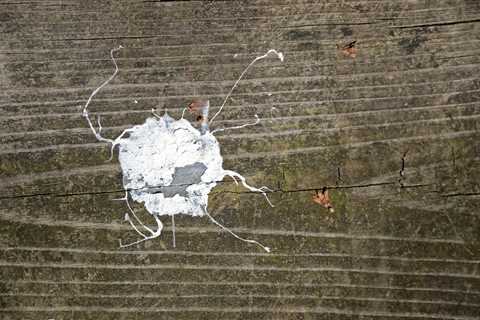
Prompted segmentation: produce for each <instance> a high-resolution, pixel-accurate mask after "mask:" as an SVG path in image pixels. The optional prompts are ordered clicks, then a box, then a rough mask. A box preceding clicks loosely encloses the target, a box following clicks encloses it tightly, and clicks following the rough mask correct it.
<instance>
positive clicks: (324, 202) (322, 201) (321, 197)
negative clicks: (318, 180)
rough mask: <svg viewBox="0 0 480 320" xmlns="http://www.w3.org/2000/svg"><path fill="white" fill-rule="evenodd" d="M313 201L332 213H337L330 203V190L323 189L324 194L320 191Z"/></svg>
mask: <svg viewBox="0 0 480 320" xmlns="http://www.w3.org/2000/svg"><path fill="white" fill-rule="evenodd" d="M312 200H313V201H314V202H316V203H318V204H319V205H321V206H323V207H325V208H327V209H328V211H330V212H335V210H334V209H333V206H332V203H331V202H330V197H329V195H328V190H327V188H326V187H324V188H323V189H322V192H319V191H318V190H316V191H315V194H314V195H313V197H312Z"/></svg>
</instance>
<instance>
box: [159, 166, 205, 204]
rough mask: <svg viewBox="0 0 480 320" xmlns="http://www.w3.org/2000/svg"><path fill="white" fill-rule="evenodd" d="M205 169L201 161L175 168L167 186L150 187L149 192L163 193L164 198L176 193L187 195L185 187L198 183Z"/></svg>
mask: <svg viewBox="0 0 480 320" xmlns="http://www.w3.org/2000/svg"><path fill="white" fill-rule="evenodd" d="M205 170H207V166H205V164H203V163H201V162H195V163H193V164H190V165H188V166H184V167H178V168H175V172H174V173H173V180H172V183H171V184H170V185H169V186H162V187H157V188H151V189H150V193H163V195H164V197H165V198H171V197H174V196H175V195H176V194H178V195H179V196H182V197H187V196H188V194H187V191H186V190H187V188H188V187H189V186H190V185H192V184H197V183H200V182H201V178H202V175H203V173H204V172H205Z"/></svg>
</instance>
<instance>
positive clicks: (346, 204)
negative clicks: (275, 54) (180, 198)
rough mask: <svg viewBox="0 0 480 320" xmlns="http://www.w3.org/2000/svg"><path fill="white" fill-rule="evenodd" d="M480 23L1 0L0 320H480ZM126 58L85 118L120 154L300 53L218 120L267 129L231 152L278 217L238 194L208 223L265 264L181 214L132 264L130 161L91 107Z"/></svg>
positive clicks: (358, 12)
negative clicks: (142, 136) (148, 124)
mask: <svg viewBox="0 0 480 320" xmlns="http://www.w3.org/2000/svg"><path fill="white" fill-rule="evenodd" d="M479 21H480V5H479V2H478V1H473V0H438V1H426V0H413V1H396V0H385V1H367V0H358V1H338V0H335V1H334V0H325V1H310V0H295V1H294V0H260V1H205V2H202V1H182V2H172V1H97V0H93V1H81V2H80V1H71V0H63V1H60V0H47V1H40V0H38V1H28V0H26V1H2V2H0V89H1V90H0V92H1V94H0V110H1V115H0V143H1V146H2V148H1V150H0V275H1V276H0V318H1V319H36V320H37V319H50V318H51V319H57V320H58V319H98V320H103V319H138V320H140V319H142V320H143V319H359V318H362V319H459V320H461V319H478V315H479V314H480V270H479V265H480V232H479V230H480V222H479V216H480V212H479V211H480V209H479V208H480V201H479V200H480V187H479V181H480V166H479V157H480V145H479V141H480V139H479V136H480V135H479V119H480V80H479V77H478V74H479V71H480V63H479V62H480V56H479V53H480V22H479ZM353 40H357V49H358V52H357V56H356V58H354V59H352V58H351V57H348V56H346V55H344V54H343V53H342V52H340V51H339V50H338V49H337V47H336V45H337V44H340V45H341V44H346V43H348V42H349V41H353ZM120 44H121V45H123V46H124V47H125V49H123V50H122V51H120V52H118V65H119V68H120V72H119V74H118V76H117V78H115V80H114V81H112V82H111V83H110V84H109V85H108V86H107V87H105V88H104V90H102V91H101V92H100V93H99V94H98V95H97V96H96V98H95V99H94V101H93V102H92V104H91V105H90V106H89V110H90V112H91V115H92V119H93V116H95V115H101V116H102V124H103V126H104V134H105V135H106V136H109V137H115V136H116V135H118V134H119V133H120V132H121V131H122V130H123V129H125V128H128V127H131V126H133V125H136V124H141V123H143V122H144V120H145V118H147V117H149V116H150V110H151V109H152V108H157V109H158V110H162V109H164V108H168V110H169V114H170V115H172V116H174V117H176V118H178V117H180V115H181V111H182V109H183V108H184V107H185V106H187V105H188V103H189V102H190V101H191V100H192V99H193V98H195V97H200V98H207V99H210V105H211V113H212V114H213V113H215V112H216V110H218V106H219V105H220V104H221V103H222V99H223V98H224V97H225V95H226V94H227V93H228V91H229V90H230V88H231V87H232V85H233V84H234V82H235V80H236V79H237V77H238V75H239V74H240V73H241V72H242V70H243V69H244V67H245V66H246V65H247V64H248V63H249V62H250V61H251V60H252V59H253V58H254V57H255V56H258V55H261V54H263V53H265V52H266V51H267V50H268V49H271V48H274V49H278V50H280V51H282V52H283V53H284V54H285V61H284V63H281V62H280V61H278V60H276V59H266V60H262V61H261V62H259V63H258V65H256V66H254V67H253V68H252V69H251V70H249V72H248V74H247V75H246V77H245V79H244V80H243V81H242V82H241V84H240V86H239V87H238V88H237V90H236V91H235V92H234V94H233V96H232V99H231V100H230V102H229V103H228V104H227V106H226V108H225V110H224V112H223V113H222V114H221V116H219V117H218V118H217V119H216V120H215V122H214V123H213V124H212V129H215V128H219V127H223V126H231V125H240V124H243V123H245V122H249V121H252V119H254V115H255V114H258V115H259V117H260V118H261V119H262V122H261V123H260V124H259V125H258V126H255V127H248V128H244V129H241V130H239V131H235V132H234V131H232V132H228V131H227V132H224V133H220V134H219V135H218V140H219V143H220V145H221V147H222V156H223V158H224V162H225V165H224V166H225V167H226V168H229V169H232V170H235V171H237V172H241V173H242V174H245V175H246V176H247V179H248V181H249V182H251V184H253V185H267V186H270V187H271V188H272V189H273V190H274V192H273V193H271V194H270V197H271V199H272V202H273V203H274V204H275V205H276V207H275V208H271V207H269V206H268V204H267V203H266V202H265V199H264V198H263V197H262V196H261V195H258V194H254V193H251V192H246V191H245V190H244V189H242V188H241V187H237V186H236V185H235V184H234V183H233V182H232V181H231V180H227V179H226V180H225V181H224V183H221V184H219V185H218V186H217V187H216V188H215V189H214V190H212V193H211V197H210V202H209V211H210V212H211V214H212V216H213V217H214V218H215V219H217V220H218V221H220V222H221V223H223V224H224V225H226V226H228V227H231V228H232V229H233V230H234V231H236V232H237V233H239V234H240V235H242V236H244V237H248V238H252V239H255V240H258V241H260V242H262V243H263V244H265V245H268V246H269V247H271V248H272V253H265V252H263V251H261V250H260V249H259V248H258V247H256V246H251V245H248V244H245V243H243V242H240V241H238V240H236V239H234V238H233V237H232V236H231V235H229V234H228V233H225V232H222V231H221V230H220V229H219V228H217V227H216V226H214V225H213V224H212V223H210V222H209V221H208V219H207V218H192V217H188V216H178V217H176V220H175V225H176V245H177V247H176V248H173V247H172V232H171V226H170V222H169V219H166V220H165V221H163V222H164V224H165V229H164V233H163V234H162V235H161V236H160V237H159V238H157V239H155V240H152V241H147V242H145V243H142V244H140V245H138V246H137V247H132V248H128V249H122V250H121V249H119V248H118V239H119V238H122V239H124V240H125V241H128V240H135V239H136V233H135V232H134V231H132V230H130V228H129V226H128V224H127V222H125V221H123V217H124V214H125V212H126V208H125V204H124V203H122V202H118V201H111V200H112V199H114V198H119V197H122V196H123V192H122V177H121V172H120V168H119V164H118V159H117V158H114V159H113V161H112V162H106V160H108V157H109V148H108V146H106V145H105V144H102V143H99V142H97V141H96V139H95V137H94V136H93V135H92V134H91V131H90V130H89V128H88V127H87V124H86V123H85V119H84V118H82V115H81V111H82V106H83V104H84V103H85V101H86V99H87V98H88V96H89V94H90V93H91V91H92V90H93V89H94V88H96V87H97V86H98V85H99V84H100V83H101V82H102V81H104V80H105V79H106V78H107V77H108V76H109V75H111V73H112V71H113V68H112V64H111V61H110V59H109V56H108V55H109V50H110V49H112V48H114V47H116V46H118V45H120ZM189 117H190V116H189ZM189 120H192V121H194V119H193V118H192V119H190V118H189ZM400 173H401V174H400ZM324 186H327V187H328V188H329V194H330V197H331V200H332V203H333V205H334V207H335V213H333V214H329V213H328V212H327V211H326V209H324V208H322V207H320V206H318V205H317V204H315V203H314V202H313V201H312V200H311V197H312V195H313V193H314V191H315V190H316V189H319V190H321V189H322V187H324ZM135 208H136V210H138V212H139V215H140V216H141V217H142V218H143V219H144V221H146V222H148V223H152V224H153V223H154V221H153V219H152V218H151V217H150V216H149V215H148V213H146V212H145V211H143V210H142V207H141V206H136V207H135Z"/></svg>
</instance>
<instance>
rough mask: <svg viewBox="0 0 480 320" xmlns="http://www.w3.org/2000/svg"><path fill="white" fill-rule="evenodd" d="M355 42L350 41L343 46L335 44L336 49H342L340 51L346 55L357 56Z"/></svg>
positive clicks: (353, 57)
mask: <svg viewBox="0 0 480 320" xmlns="http://www.w3.org/2000/svg"><path fill="white" fill-rule="evenodd" d="M356 43H357V40H354V41H351V42H349V43H347V44H346V45H343V46H340V45H338V44H337V49H339V50H340V51H342V53H343V54H344V55H346V56H347V57H350V58H352V59H355V57H356V56H357V48H356V47H355V45H356Z"/></svg>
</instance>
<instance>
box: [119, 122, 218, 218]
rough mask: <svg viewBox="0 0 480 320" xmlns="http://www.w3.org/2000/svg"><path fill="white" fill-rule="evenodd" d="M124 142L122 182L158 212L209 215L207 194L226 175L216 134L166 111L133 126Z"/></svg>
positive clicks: (121, 145) (154, 211)
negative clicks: (203, 130) (202, 132)
mask: <svg viewBox="0 0 480 320" xmlns="http://www.w3.org/2000/svg"><path fill="white" fill-rule="evenodd" d="M129 133H130V136H129V137H128V138H126V139H122V140H120V142H119V161H120V165H121V167H122V173H123V185H124V188H125V189H126V190H130V196H131V197H132V199H133V200H134V201H136V202H141V203H144V205H145V208H146V209H147V211H148V212H150V213H151V214H155V215H160V216H161V215H174V214H180V213H182V214H186V215H191V216H203V215H205V208H206V207H207V204H208V194H209V192H210V191H211V190H212V189H213V188H214V187H215V186H216V185H217V183H216V182H217V181H221V180H222V179H223V178H224V177H225V175H226V174H225V171H224V170H223V168H222V162H223V159H222V156H221V155H220V146H219V144H218V141H217V139H216V138H215V137H214V136H213V135H212V134H211V133H210V132H206V133H205V134H203V135H202V134H201V133H200V132H199V131H198V130H197V129H195V128H194V127H193V126H192V125H191V124H190V122H188V121H187V120H185V119H180V120H174V119H173V118H171V117H170V116H168V115H167V114H165V115H164V116H163V117H161V118H159V119H156V118H148V119H146V121H145V123H144V124H142V125H138V126H134V127H133V128H132V129H131V131H130V132H129Z"/></svg>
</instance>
